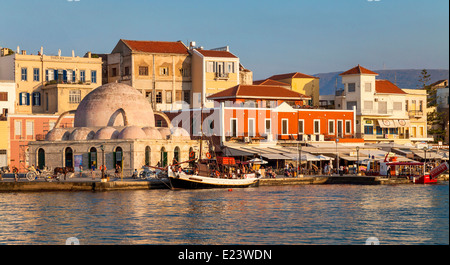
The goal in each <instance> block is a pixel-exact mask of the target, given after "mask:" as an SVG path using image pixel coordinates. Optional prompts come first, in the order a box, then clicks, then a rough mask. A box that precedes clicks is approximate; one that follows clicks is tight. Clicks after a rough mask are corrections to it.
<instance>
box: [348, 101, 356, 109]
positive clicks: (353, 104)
mask: <svg viewBox="0 0 450 265" xmlns="http://www.w3.org/2000/svg"><path fill="white" fill-rule="evenodd" d="M353 107H355V108H358V103H357V102H356V101H347V109H348V110H353Z"/></svg>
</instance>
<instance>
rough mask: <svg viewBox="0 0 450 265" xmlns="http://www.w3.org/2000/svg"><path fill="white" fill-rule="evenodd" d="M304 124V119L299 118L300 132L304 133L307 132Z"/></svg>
mask: <svg viewBox="0 0 450 265" xmlns="http://www.w3.org/2000/svg"><path fill="white" fill-rule="evenodd" d="M304 124H305V121H304V120H298V133H299V134H303V133H304V132H305V127H304Z"/></svg>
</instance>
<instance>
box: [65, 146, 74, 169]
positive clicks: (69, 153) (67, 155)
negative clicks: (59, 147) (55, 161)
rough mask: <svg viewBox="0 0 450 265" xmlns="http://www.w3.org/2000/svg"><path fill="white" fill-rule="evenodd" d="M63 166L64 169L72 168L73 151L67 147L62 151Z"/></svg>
mask: <svg viewBox="0 0 450 265" xmlns="http://www.w3.org/2000/svg"><path fill="white" fill-rule="evenodd" d="M64 159H65V161H64V166H65V167H73V151H72V148H70V147H67V148H66V150H65V151H64Z"/></svg>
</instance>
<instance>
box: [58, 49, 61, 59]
mask: <svg viewBox="0 0 450 265" xmlns="http://www.w3.org/2000/svg"><path fill="white" fill-rule="evenodd" d="M58 56H59V57H61V49H59V50H58Z"/></svg>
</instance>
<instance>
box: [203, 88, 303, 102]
mask: <svg viewBox="0 0 450 265" xmlns="http://www.w3.org/2000/svg"><path fill="white" fill-rule="evenodd" d="M244 98H248V99H285V100H304V99H310V98H311V97H309V96H306V95H303V94H301V93H298V92H295V91H292V90H290V89H287V88H284V87H281V86H268V85H237V86H234V87H231V88H228V89H226V90H223V91H220V92H218V93H216V94H214V95H211V96H209V97H208V99H244Z"/></svg>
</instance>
